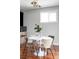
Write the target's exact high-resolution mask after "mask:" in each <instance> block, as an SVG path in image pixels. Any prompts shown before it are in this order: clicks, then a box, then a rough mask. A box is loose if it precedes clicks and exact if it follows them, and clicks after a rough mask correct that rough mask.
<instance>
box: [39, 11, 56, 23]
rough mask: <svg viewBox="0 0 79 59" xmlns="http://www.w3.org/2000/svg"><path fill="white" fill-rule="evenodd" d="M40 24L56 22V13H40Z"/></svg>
mask: <svg viewBox="0 0 79 59" xmlns="http://www.w3.org/2000/svg"><path fill="white" fill-rule="evenodd" d="M40 22H41V23H49V22H56V12H51V13H49V12H41V13H40Z"/></svg>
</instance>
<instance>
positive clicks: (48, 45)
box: [42, 39, 53, 48]
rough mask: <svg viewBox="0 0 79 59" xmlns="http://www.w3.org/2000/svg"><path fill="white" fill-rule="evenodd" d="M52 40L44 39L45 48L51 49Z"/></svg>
mask: <svg viewBox="0 0 79 59" xmlns="http://www.w3.org/2000/svg"><path fill="white" fill-rule="evenodd" d="M52 41H53V40H52V39H43V41H42V42H43V46H44V48H51V45H52Z"/></svg>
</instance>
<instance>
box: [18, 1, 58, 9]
mask: <svg viewBox="0 0 79 59" xmlns="http://www.w3.org/2000/svg"><path fill="white" fill-rule="evenodd" d="M32 1H33V0H20V9H21V10H29V9H35V8H33V7H32V5H31V2H32ZM38 1H39V5H40V6H41V8H44V7H51V6H58V5H59V0H38Z"/></svg>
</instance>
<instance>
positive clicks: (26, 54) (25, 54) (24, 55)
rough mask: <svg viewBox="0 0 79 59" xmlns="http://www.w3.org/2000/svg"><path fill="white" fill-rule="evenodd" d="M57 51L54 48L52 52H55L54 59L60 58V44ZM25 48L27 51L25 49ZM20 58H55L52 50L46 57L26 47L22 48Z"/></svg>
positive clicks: (56, 47)
mask: <svg viewBox="0 0 79 59" xmlns="http://www.w3.org/2000/svg"><path fill="white" fill-rule="evenodd" d="M55 49H56V51H55V50H54V49H53V50H52V52H53V54H54V59H59V46H55ZM24 50H25V51H24ZM20 59H53V57H52V54H51V53H50V51H49V52H48V55H46V56H44V57H37V56H35V55H34V54H33V53H32V52H30V49H29V48H28V49H26V48H23V47H22V48H20Z"/></svg>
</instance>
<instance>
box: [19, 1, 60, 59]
mask: <svg viewBox="0 0 79 59" xmlns="http://www.w3.org/2000/svg"><path fill="white" fill-rule="evenodd" d="M34 2H36V1H33V2H31V4H33V3H34ZM40 2H41V1H40ZM44 2H45V1H44ZM44 2H43V3H44ZM48 2H51V1H48ZM53 2H55V4H53V5H51V4H49V3H48V4H49V5H50V6H49V5H48V6H47V7H45V6H46V5H44V6H43V5H42V4H43V3H41V4H40V5H39V6H38V7H37V6H33V7H32V6H30V7H27V6H26V7H24V8H23V5H22V3H23V1H22V0H21V3H20V4H21V9H20V11H21V12H22V13H23V14H22V15H21V16H22V19H20V58H21V59H59V5H58V0H57V1H53ZM26 3H27V1H26ZM27 5H29V4H28V3H27ZM21 16H20V17H21ZM21 24H22V25H21Z"/></svg>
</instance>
